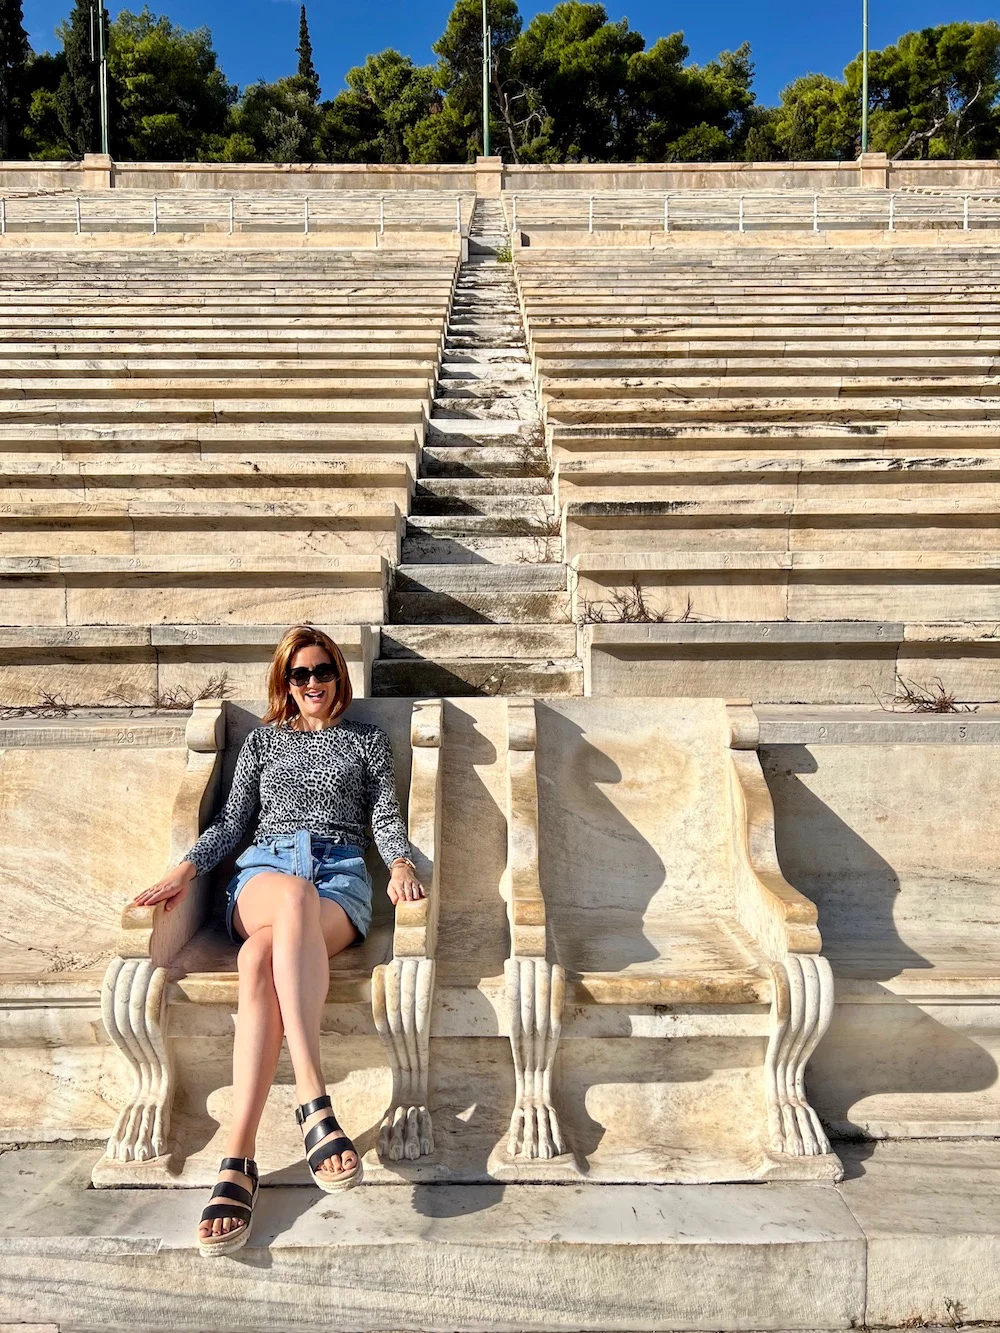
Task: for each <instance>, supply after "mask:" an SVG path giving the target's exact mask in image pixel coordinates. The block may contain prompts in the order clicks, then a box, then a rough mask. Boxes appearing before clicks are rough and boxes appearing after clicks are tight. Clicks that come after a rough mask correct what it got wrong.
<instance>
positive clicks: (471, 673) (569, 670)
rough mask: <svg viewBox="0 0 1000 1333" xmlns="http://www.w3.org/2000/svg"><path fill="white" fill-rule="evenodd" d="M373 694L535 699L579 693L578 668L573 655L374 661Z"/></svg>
mask: <svg viewBox="0 0 1000 1333" xmlns="http://www.w3.org/2000/svg"><path fill="white" fill-rule="evenodd" d="M372 694H373V695H375V696H382V697H387V696H390V697H391V696H395V697H397V698H399V697H402V698H412V697H414V696H420V697H428V696H430V697H435V696H442V697H445V698H461V697H468V696H488V697H492V696H495V695H501V696H502V695H532V696H535V697H537V698H545V697H550V698H551V697H555V698H560V699H565V698H567V697H568V696H569V697H572V696H576V695H582V694H583V666H582V664H581V662H580V661H579V659H577V658H566V659H557V660H554V661H550V660H547V659H546V660H543V661H538V662H528V661H516V660H515V661H507V660H498V661H495V662H483V661H480V660H479V659H472V660H468V661H465V660H462V659H461V658H451V659H449V660H448V661H445V662H441V661H435V660H427V661H385V662H383V661H376V662H373V663H372Z"/></svg>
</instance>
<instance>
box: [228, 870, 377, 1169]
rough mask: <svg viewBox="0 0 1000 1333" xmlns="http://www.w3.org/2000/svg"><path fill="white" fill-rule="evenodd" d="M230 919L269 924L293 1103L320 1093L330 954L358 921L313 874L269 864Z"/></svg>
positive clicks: (310, 1120) (314, 1118) (335, 1165)
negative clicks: (322, 890)
mask: <svg viewBox="0 0 1000 1333" xmlns="http://www.w3.org/2000/svg"><path fill="white" fill-rule="evenodd" d="M253 890H256V892H253ZM237 913H239V918H238V920H237V916H236V914H237ZM233 919H234V921H237V926H238V928H239V929H241V930H247V929H250V930H251V931H254V930H256V929H259V928H260V927H261V926H264V925H269V926H270V927H271V933H272V941H273V942H272V955H271V956H272V969H273V976H274V989H275V992H276V994H277V997H278V1005H279V1008H280V1010H281V1018H282V1023H283V1026H284V1032H285V1040H286V1041H287V1042H288V1054H289V1057H290V1059H291V1062H292V1069H293V1070H294V1072H295V1100H296V1104H298V1105H301V1104H302V1103H303V1102H311V1101H312V1100H313V1099H314V1098H316V1097H322V1096H323V1094H324V1093H325V1092H326V1080H325V1079H324V1077H323V1070H322V1067H321V1063H320V1049H319V1032H320V1018H321V1015H322V1011H323V1005H324V1003H325V1002H326V995H327V991H328V990H329V987H330V958H331V956H332V955H333V954H335V953H340V951H341V950H342V949H345V948H347V946H348V945H349V944H350V943H351V941H352V940H353V939H354V935H355V930H354V926H353V924H352V923H351V921H350V920H349V918H348V917H347V914H346V913H345V912H344V910H343V908H341V907H340V906H339V905H338V904H337V903H334V902H331V901H330V900H329V899H328V898H320V896H319V894H318V893H317V892H316V886H315V884H313V883H312V882H311V880H307V879H301V878H299V877H298V876H297V875H286V874H283V873H281V872H272V871H264V872H262V873H261V874H259V875H254V877H253V879H252V880H251V881H250V882H249V883H248V884H247V885H246V887H245V888H244V889H243V891H242V892H241V893H240V896H239V898H238V899H237V903H236V907H235V909H234V916H233ZM329 1114H330V1112H329V1109H328V1108H324V1109H323V1110H320V1111H315V1112H313V1114H312V1115H311V1116H308V1117H307V1118H306V1122H305V1124H304V1125H302V1126H301V1132H302V1136H303V1139H304V1138H305V1135H306V1133H307V1131H308V1130H310V1129H311V1128H312V1126H313V1125H314V1124H318V1123H319V1121H320V1120H322V1119H323V1118H324V1116H327V1115H329ZM329 1137H331V1136H329V1135H327V1136H326V1138H329ZM326 1138H324V1139H321V1140H320V1143H324V1142H326ZM314 1146H316V1147H319V1144H316V1145H314ZM356 1163H357V1157H356V1155H355V1154H354V1153H350V1152H346V1153H344V1154H343V1160H341V1157H340V1156H334V1157H330V1158H328V1159H327V1160H326V1161H325V1162H323V1163H322V1164H321V1166H320V1168H319V1169H320V1171H321V1172H322V1171H326V1172H327V1174H328V1175H330V1176H331V1177H336V1176H337V1175H339V1174H341V1173H342V1172H344V1171H349V1170H351V1169H352V1168H353V1167H354V1166H355V1164H356Z"/></svg>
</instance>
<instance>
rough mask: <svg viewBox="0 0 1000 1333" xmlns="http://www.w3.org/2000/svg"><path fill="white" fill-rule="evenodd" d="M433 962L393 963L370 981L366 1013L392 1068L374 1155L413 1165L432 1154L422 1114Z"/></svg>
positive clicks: (427, 1118) (428, 1121) (428, 1124)
mask: <svg viewBox="0 0 1000 1333" xmlns="http://www.w3.org/2000/svg"><path fill="white" fill-rule="evenodd" d="M434 972H435V964H434V960H433V958H394V959H393V960H392V962H391V963H386V964H384V965H383V966H381V967H377V968H376V969H375V972H374V974H373V976H372V1013H373V1016H374V1018H375V1026H376V1028H377V1029H378V1034H379V1036H380V1037H381V1038H382V1041H383V1042H384V1043H385V1048H386V1051H387V1052H388V1055H389V1063H390V1065H391V1067H392V1106H391V1107H390V1108H389V1110H388V1111H387V1112H386V1115H385V1118H384V1120H383V1121H382V1125H381V1128H380V1129H379V1136H378V1154H379V1156H380V1157H385V1158H388V1159H389V1161H392V1162H400V1161H402V1160H403V1158H404V1157H405V1158H408V1159H409V1160H410V1161H416V1160H417V1158H418V1157H426V1156H427V1155H429V1154H430V1153H432V1152H433V1151H434V1131H433V1127H432V1125H431V1115H430V1112H429V1111H428V1109H427V1080H428V1075H429V1055H430V1023H431V1003H432V1001H433V997H434Z"/></svg>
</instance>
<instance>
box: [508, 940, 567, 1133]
mask: <svg viewBox="0 0 1000 1333" xmlns="http://www.w3.org/2000/svg"><path fill="white" fill-rule="evenodd" d="M504 976H505V978H506V982H507V1015H508V1031H509V1033H510V1046H511V1051H512V1053H513V1056H514V1078H515V1103H514V1113H513V1115H512V1116H511V1118H510V1139H509V1142H508V1152H509V1153H510V1155H511V1157H518V1156H521V1157H529V1158H535V1157H542V1158H548V1157H558V1156H559V1155H560V1154H561V1153H564V1152H565V1151H566V1146H565V1143H564V1142H563V1136H562V1131H561V1130H560V1128H559V1118H558V1116H557V1115H556V1112H555V1107H554V1106H553V1105H552V1064H553V1061H554V1060H555V1055H556V1048H557V1046H558V1045H559V1034H560V1032H561V1030H562V1011H563V1001H564V998H565V994H566V976H565V973H564V972H563V969H562V968H561V967H559V966H558V964H554V963H549V962H546V960H545V959H544V958H508V959H507V961H506V962H505V963H504Z"/></svg>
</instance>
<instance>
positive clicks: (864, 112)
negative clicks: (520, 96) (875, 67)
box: [484, 0, 868, 153]
mask: <svg viewBox="0 0 1000 1333" xmlns="http://www.w3.org/2000/svg"><path fill="white" fill-rule="evenodd" d="M484 3H485V0H484ZM862 11H863V18H862V27H863V29H864V45H863V47H862V54H861V151H862V153H867V152H868V0H862Z"/></svg>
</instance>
